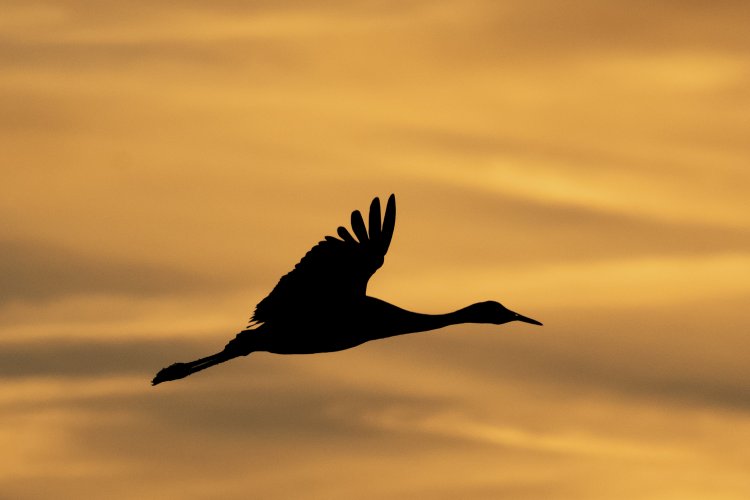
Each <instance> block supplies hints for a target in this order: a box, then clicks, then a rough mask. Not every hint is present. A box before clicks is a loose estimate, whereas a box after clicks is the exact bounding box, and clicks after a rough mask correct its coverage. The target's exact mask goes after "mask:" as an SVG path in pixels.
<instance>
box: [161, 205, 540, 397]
mask: <svg viewBox="0 0 750 500" xmlns="http://www.w3.org/2000/svg"><path fill="white" fill-rule="evenodd" d="M368 219H369V220H368V222H369V224H368V225H369V230H368V227H366V226H365V221H364V219H363V217H362V214H361V212H360V211H359V210H355V211H354V212H352V214H351V228H352V232H353V233H354V234H353V235H352V233H350V232H349V231H348V230H347V229H346V228H345V227H343V226H339V227H338V229H337V230H336V233H337V236H338V237H334V236H326V237H325V238H324V239H323V240H322V241H320V242H319V243H318V244H317V245H315V246H314V247H313V248H312V249H311V250H310V251H309V252H307V254H306V255H305V256H304V257H303V258H302V260H300V262H299V263H298V264H297V265H296V266H295V267H294V269H293V270H292V271H291V272H289V273H288V274H286V275H284V276H283V277H282V278H281V279H280V280H279V282H278V284H277V285H276V286H275V287H274V288H273V290H272V291H271V293H270V294H268V296H266V297H265V298H264V299H263V300H261V301H260V302H259V303H258V304H257V306H256V307H255V311H254V313H253V315H252V317H251V318H250V322H249V324H248V325H247V328H246V329H244V330H242V331H241V332H239V333H238V334H237V335H236V336H235V338H233V339H232V340H230V341H229V343H228V344H226V346H225V347H224V349H223V350H222V351H220V352H218V353H216V354H213V355H210V356H207V357H204V358H200V359H197V360H195V361H191V362H187V363H174V364H172V365H170V366H168V367H166V368H163V369H162V370H160V371H159V372H158V373H157V374H156V376H155V377H154V378H153V380H152V381H151V384H152V385H157V384H161V383H162V382H167V381H172V380H178V379H181V378H184V377H187V376H188V375H191V374H193V373H196V372H198V371H201V370H204V369H206V368H209V367H211V366H214V365H217V364H219V363H223V362H225V361H229V360H231V359H234V358H237V357H239V356H247V355H248V354H250V353H252V352H259V351H265V352H270V353H274V354H315V353H327V352H336V351H343V350H345V349H350V348H352V347H356V346H359V345H361V344H364V343H365V342H369V341H372V340H379V339H385V338H389V337H394V336H396V335H404V334H409V333H416V332H423V331H429V330H436V329H439V328H443V327H446V326H450V325H455V324H460V323H484V324H494V325H502V324H504V323H509V322H511V321H521V322H525V323H530V324H533V325H540V326H541V325H542V323H541V322H539V321H537V320H535V319H531V318H529V317H526V316H523V315H521V314H518V313H516V312H514V311H511V310H510V309H508V308H506V307H505V306H503V305H502V304H500V303H499V302H495V301H485V302H478V303H476V304H471V305H469V306H467V307H464V308H462V309H458V310H456V311H453V312H449V313H446V314H422V313H417V312H412V311H408V310H406V309H402V308H400V307H398V306H395V305H393V304H390V303H388V302H386V301H384V300H380V299H377V298H375V297H371V296H369V295H367V283H368V281H369V279H370V278H371V277H372V276H373V274H375V272H376V271H377V270H378V269H380V267H381V266H382V265H383V262H384V260H385V255H386V253H387V252H388V248H389V246H390V244H391V239H392V238H393V231H394V229H395V226H396V197H395V196H394V195H393V194H391V195H390V196H389V197H388V202H387V204H386V207H385V214H384V215H383V217H382V219H381V207H380V199H379V198H377V197H376V198H375V199H373V201H372V203H371V204H370V212H369V217H368Z"/></svg>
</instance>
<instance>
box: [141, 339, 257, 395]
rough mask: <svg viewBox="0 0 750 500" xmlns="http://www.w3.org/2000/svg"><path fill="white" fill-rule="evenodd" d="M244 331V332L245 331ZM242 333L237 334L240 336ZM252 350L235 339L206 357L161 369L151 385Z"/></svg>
mask: <svg viewBox="0 0 750 500" xmlns="http://www.w3.org/2000/svg"><path fill="white" fill-rule="evenodd" d="M243 333H244V332H243ZM239 337H240V335H238V336H237V338H239ZM251 352H252V350H250V349H248V348H247V346H243V345H241V344H240V343H239V342H237V339H233V340H232V341H231V342H229V344H227V345H226V347H224V350H223V351H221V352H217V353H216V354H212V355H210V356H206V357H205V358H200V359H196V360H195V361H190V362H188V363H174V364H171V365H169V366H168V367H166V368H162V369H161V370H159V373H157V374H156V376H155V377H154V379H153V380H152V381H151V385H157V384H161V383H162V382H169V381H171V380H179V379H181V378H185V377H187V376H188V375H192V374H193V373H195V372H199V371H201V370H205V369H206V368H210V367H212V366H214V365H218V364H219V363H223V362H225V361H229V360H230V359H234V358H236V357H239V356H247V355H248V354H250V353H251Z"/></svg>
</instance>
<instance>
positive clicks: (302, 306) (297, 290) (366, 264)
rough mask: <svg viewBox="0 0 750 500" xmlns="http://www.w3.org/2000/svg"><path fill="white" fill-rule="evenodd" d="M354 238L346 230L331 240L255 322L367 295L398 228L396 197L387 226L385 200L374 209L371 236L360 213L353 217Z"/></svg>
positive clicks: (285, 281)
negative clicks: (383, 204) (368, 286)
mask: <svg viewBox="0 0 750 500" xmlns="http://www.w3.org/2000/svg"><path fill="white" fill-rule="evenodd" d="M351 223H352V230H353V231H354V236H356V239H355V237H354V236H352V235H351V233H350V232H349V231H347V230H346V228H344V227H339V228H338V229H337V231H336V232H337V234H338V236H339V238H340V239H339V238H334V237H333V236H326V237H325V239H324V240H323V241H321V242H320V243H318V244H317V245H315V246H314V247H313V248H312V249H311V250H310V251H309V252H307V254H306V255H305V256H304V257H303V258H302V260H301V261H300V262H299V263H298V264H297V265H296V266H294V269H293V270H292V271H291V272H290V273H288V274H286V275H284V276H283V277H282V278H281V279H280V280H279V283H278V284H277V285H276V287H275V288H274V289H273V290H272V291H271V293H270V294H269V295H268V296H267V297H266V298H265V299H263V300H261V301H260V303H259V304H258V305H257V306H256V307H255V313H254V314H253V317H252V319H251V322H261V323H271V322H273V321H274V320H275V319H282V318H284V317H285V316H289V315H295V314H299V313H302V312H305V311H315V310H320V309H321V307H328V306H335V305H336V304H340V305H342V306H344V307H345V304H346V303H347V302H349V301H351V300H355V299H356V298H358V297H361V296H364V295H365V292H366V290H367V282H368V281H369V279H370V277H371V276H372V275H373V274H375V271H377V270H378V269H379V268H380V266H382V265H383V260H384V258H385V254H386V253H387V252H388V247H389V245H390V244H391V239H392V238H393V230H394V228H395V225H396V198H395V196H394V195H391V196H390V197H389V198H388V203H387V205H386V208H385V216H384V218H383V221H382V224H381V219H380V200H379V199H378V198H375V199H374V200H372V203H371V204H370V216H369V227H370V231H369V233H368V231H367V228H366V227H365V221H364V219H363V218H362V214H361V213H360V212H359V210H355V211H354V212H352V219H351Z"/></svg>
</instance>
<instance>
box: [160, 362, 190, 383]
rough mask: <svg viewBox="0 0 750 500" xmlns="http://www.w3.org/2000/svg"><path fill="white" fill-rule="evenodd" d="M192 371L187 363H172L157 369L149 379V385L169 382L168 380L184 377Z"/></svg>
mask: <svg viewBox="0 0 750 500" xmlns="http://www.w3.org/2000/svg"><path fill="white" fill-rule="evenodd" d="M191 373H193V372H192V370H191V366H190V365H189V364H188V363H174V364H172V365H169V366H168V367H166V368H162V369H161V370H159V373H157V374H156V376H155V377H154V379H153V380H152V381H151V385H157V384H161V383H162V382H169V381H170V380H178V379H181V378H185V377H187V376H188V375H190V374H191Z"/></svg>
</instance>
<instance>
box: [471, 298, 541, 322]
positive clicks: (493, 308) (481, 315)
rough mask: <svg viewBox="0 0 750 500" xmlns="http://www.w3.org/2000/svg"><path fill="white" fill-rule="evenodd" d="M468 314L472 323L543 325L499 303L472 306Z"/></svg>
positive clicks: (480, 303) (487, 302)
mask: <svg viewBox="0 0 750 500" xmlns="http://www.w3.org/2000/svg"><path fill="white" fill-rule="evenodd" d="M466 312H467V314H469V315H470V316H471V322H472V323H492V324H494V325H502V324H503V323H509V322H511V321H523V322H524V323H531V324H532V325H540V326H541V325H542V323H540V322H539V321H537V320H535V319H531V318H527V317H526V316H523V315H521V314H518V313H517V312H513V311H511V310H510V309H508V308H507V307H505V306H504V305H502V304H500V303H499V302H495V301H494V300H488V301H486V302H479V303H477V304H473V305H470V306H469V307H467V308H466Z"/></svg>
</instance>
